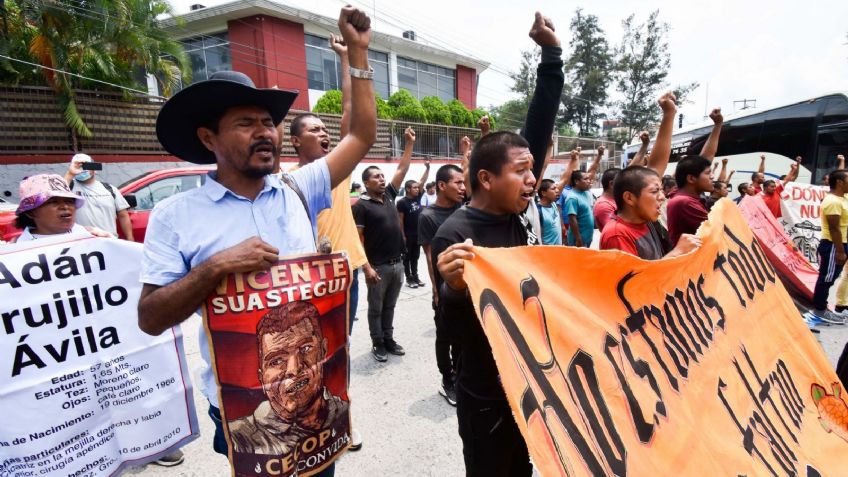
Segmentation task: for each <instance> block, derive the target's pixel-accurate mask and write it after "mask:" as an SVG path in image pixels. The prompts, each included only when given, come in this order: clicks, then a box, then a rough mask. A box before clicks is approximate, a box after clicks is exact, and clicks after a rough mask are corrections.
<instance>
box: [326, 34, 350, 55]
mask: <svg viewBox="0 0 848 477" xmlns="http://www.w3.org/2000/svg"><path fill="white" fill-rule="evenodd" d="M330 48H331V49H332V50H333V51H335V52H336V54H337V55H339V56H345V55H347V45H345V42H344V38H342V37H340V36H336V35H334V34H332V33H330Z"/></svg>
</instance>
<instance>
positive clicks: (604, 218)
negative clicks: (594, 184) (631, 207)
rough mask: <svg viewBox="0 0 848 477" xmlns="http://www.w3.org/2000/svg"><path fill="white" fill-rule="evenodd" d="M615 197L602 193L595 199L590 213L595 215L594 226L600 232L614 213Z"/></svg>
mask: <svg viewBox="0 0 848 477" xmlns="http://www.w3.org/2000/svg"><path fill="white" fill-rule="evenodd" d="M616 210H617V209H616V207H615V199H613V198H612V197H607V196H605V195H602V196H600V197H598V200H596V201H595V207H594V209H592V215H594V216H595V226H596V227H597V228H598V230H600V231H601V232H603V231H604V226H606V225H607V222H609V220H610V219H611V218H612V216H613V215H615V211H616Z"/></svg>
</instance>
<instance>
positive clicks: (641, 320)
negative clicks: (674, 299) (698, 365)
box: [616, 272, 680, 391]
mask: <svg viewBox="0 0 848 477" xmlns="http://www.w3.org/2000/svg"><path fill="white" fill-rule="evenodd" d="M634 276H636V274H635V273H633V272H628V273H627V275H625V276H624V277H623V278H622V279H621V280H619V281H618V285H617V286H616V293H617V294H618V299H619V300H621V302H622V303H623V304H624V307H625V308H626V309H627V313H628V316H627V318H625V320H624V321H625V324H627V329H628V331H629V332H630V333H633V332H634V331H638V332H639V336H640V337H641V338H642V339H643V340H645V343H647V345H648V347H650V348H651V354H653V355H654V359H655V360H657V362H658V363H659V364H660V368H662V370H663V372H664V373H665V376H666V379H667V380H668V383H669V384H670V385H671V387H672V388H673V389H674V390H675V391H679V390H680V387H679V385H678V383H677V378H676V377H675V376H674V375H673V374H672V372H671V370H670V369H668V365H666V364H665V361H663V359H662V356H661V355H660V351H659V349H657V345H656V344H654V342H653V340H651V337H650V336H648V332H647V331H646V330H645V324H646V320H645V315H646V313H645V312H644V311H643V309H639V310H638V311H636V310H634V309H633V306H632V305H631V304H630V302H629V301H628V300H627V298H626V297H625V296H624V285H626V284H627V282H628V281H630V279H631V278H633V277H634ZM672 357H673V355H672Z"/></svg>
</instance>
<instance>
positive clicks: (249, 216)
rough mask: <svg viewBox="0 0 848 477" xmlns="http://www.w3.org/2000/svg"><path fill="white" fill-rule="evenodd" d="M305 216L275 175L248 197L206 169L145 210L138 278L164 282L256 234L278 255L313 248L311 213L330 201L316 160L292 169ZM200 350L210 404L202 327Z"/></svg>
mask: <svg viewBox="0 0 848 477" xmlns="http://www.w3.org/2000/svg"><path fill="white" fill-rule="evenodd" d="M291 177H292V178H293V179H294V181H295V182H296V183H297V185H298V187H299V188H300V190H301V192H302V193H303V196H304V197H305V199H306V203H307V204H308V205H309V213H310V216H309V217H307V215H306V211H305V210H304V209H303V205H302V204H301V202H300V198H299V197H298V196H297V194H296V193H295V192H294V191H293V190H292V189H291V188H289V187H288V186H285V185H283V183H282V182H281V181H280V179H279V178H277V177H276V176H274V175H268V176H265V186H264V187H263V188H262V191H261V192H260V193H259V195H257V196H256V199H254V200H253V201H251V200H249V199H247V198H245V197H241V196H239V195H237V194H235V193H233V192H232V191H231V190H229V189H227V188H226V187H224V186H222V185H221V184H220V183H218V182H217V181H216V180H215V179H216V176H215V174H214V173H210V174H209V176H208V178H207V180H206V183H205V184H204V185H203V187H199V188H197V189H192V190H190V191H186V192H183V193H180V194H176V195H174V196H173V197H169V198H168V199H166V200H164V201H162V202H161V203H159V204H157V205H156V207H155V208H154V209H153V212H152V213H151V214H150V221H149V223H148V225H147V234H146V235H145V239H144V256H143V258H142V263H141V281H142V283H149V284H151V285H158V286H164V285H168V284H169V283H172V282H174V281H177V280H179V279H180V278H182V277H184V276H185V275H186V274H188V272H189V271H190V270H191V269H192V268H193V267H195V266H197V265H199V264H201V263H203V262H205V261H206V260H208V259H209V258H210V257H212V256H213V255H215V254H216V253H218V252H220V251H222V250H224V249H226V248H229V247H232V246H234V245H237V244H239V243H240V242H242V241H244V240H247V239H249V238H251V237H255V236H258V237H259V238H261V239H262V240H263V241H265V242H267V243H268V244H270V245H273V246H274V247H277V248H278V249H279V250H280V255H296V254H302V253H310V252H315V235H314V234H315V225H314V224H315V223H316V221H315V218H316V216H317V215H318V213H319V212H321V211H322V210H324V209H326V208H328V207H330V206H331V205H332V198H331V195H330V171H329V169H327V161H326V160H325V159H319V160H317V161H315V162H313V163H312V164H309V165H307V166H304V167H301V168H300V169H298V170H297V171H294V172H292V173H291ZM199 338H200V354H201V356H202V358H203V360H204V362H205V363H206V365H207V366H206V368H205V369H203V370H202V371H201V378H202V380H203V392H204V394H205V395H206V397H207V398H209V401H210V402H211V403H212V405H214V406H215V407H218V393H217V386H216V384H215V376H214V374H213V373H212V370H211V368H210V366H209V363H210V360H209V349H208V343H207V339H206V333H205V331H204V330H203V328H202V326H201V332H200V337H199Z"/></svg>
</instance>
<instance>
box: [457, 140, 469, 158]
mask: <svg viewBox="0 0 848 477" xmlns="http://www.w3.org/2000/svg"><path fill="white" fill-rule="evenodd" d="M470 150H471V139H470V138H469V137H468V136H462V139H460V140H459V153H460V154H461V155H463V156H464V155H465V153H466V152H468V151H470Z"/></svg>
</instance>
